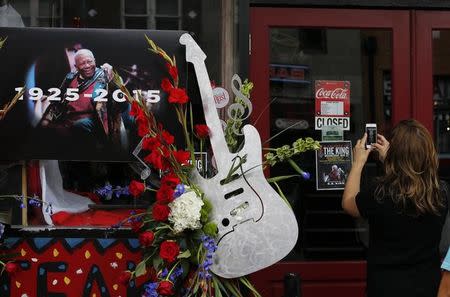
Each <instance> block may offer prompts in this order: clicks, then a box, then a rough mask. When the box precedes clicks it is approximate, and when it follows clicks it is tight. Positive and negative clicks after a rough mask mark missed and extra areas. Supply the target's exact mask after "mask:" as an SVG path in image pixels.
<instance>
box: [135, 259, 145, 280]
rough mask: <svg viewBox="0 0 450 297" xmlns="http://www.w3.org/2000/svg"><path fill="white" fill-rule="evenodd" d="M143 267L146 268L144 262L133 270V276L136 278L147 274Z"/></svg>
mask: <svg viewBox="0 0 450 297" xmlns="http://www.w3.org/2000/svg"><path fill="white" fill-rule="evenodd" d="M145 266H146V264H145V261H141V262H139V264H138V265H137V266H136V269H135V270H134V275H135V276H136V277H138V276H141V275H144V274H145V273H146V272H147V269H146V268H145Z"/></svg>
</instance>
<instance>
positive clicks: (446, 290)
mask: <svg viewBox="0 0 450 297" xmlns="http://www.w3.org/2000/svg"><path fill="white" fill-rule="evenodd" d="M438 297H450V271H447V270H444V272H443V273H442V278H441V284H440V285H439V292H438Z"/></svg>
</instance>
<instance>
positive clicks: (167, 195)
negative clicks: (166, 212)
mask: <svg viewBox="0 0 450 297" xmlns="http://www.w3.org/2000/svg"><path fill="white" fill-rule="evenodd" d="M173 192H174V190H173V188H171V187H168V186H161V188H159V190H158V192H156V200H157V201H158V202H159V203H161V204H167V203H170V202H172V201H173V199H174V198H173Z"/></svg>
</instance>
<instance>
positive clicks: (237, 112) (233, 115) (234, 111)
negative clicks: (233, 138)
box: [227, 74, 253, 135]
mask: <svg viewBox="0 0 450 297" xmlns="http://www.w3.org/2000/svg"><path fill="white" fill-rule="evenodd" d="M235 83H237V85H238V87H237V88H236V86H235ZM241 87H242V81H241V78H240V77H239V75H237V74H235V75H233V77H232V78H231V90H232V91H233V94H234V95H235V96H236V97H237V98H238V99H239V100H240V101H242V102H243V103H244V104H245V105H243V104H241V103H240V102H239V101H238V102H235V103H233V104H231V105H230V106H229V107H228V109H227V113H228V118H230V119H232V120H233V126H232V129H233V133H234V134H236V135H242V133H241V132H240V131H239V125H238V124H239V122H242V121H244V120H246V119H248V118H249V117H250V114H251V113H252V110H253V106H252V102H251V101H250V100H249V99H248V98H247V96H245V95H244V94H242V92H241ZM246 108H247V109H248V111H247V113H246V112H245V109H246Z"/></svg>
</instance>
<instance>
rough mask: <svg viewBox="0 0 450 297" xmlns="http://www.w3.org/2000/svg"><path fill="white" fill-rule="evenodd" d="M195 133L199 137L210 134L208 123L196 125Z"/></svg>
mask: <svg viewBox="0 0 450 297" xmlns="http://www.w3.org/2000/svg"><path fill="white" fill-rule="evenodd" d="M194 128H195V134H197V137H198V138H206V137H208V136H209V129H208V126H206V125H195V126H194Z"/></svg>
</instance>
